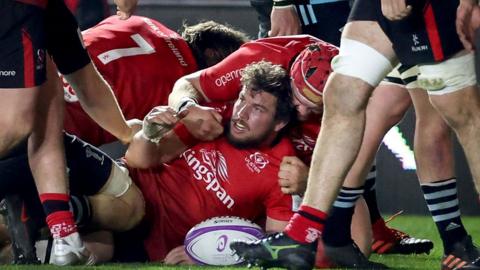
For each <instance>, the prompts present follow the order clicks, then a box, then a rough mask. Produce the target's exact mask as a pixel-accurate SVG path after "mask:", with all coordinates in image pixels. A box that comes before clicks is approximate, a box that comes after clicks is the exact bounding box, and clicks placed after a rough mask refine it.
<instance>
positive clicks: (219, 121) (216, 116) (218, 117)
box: [212, 109, 222, 125]
mask: <svg viewBox="0 0 480 270" xmlns="http://www.w3.org/2000/svg"><path fill="white" fill-rule="evenodd" d="M212 115H213V118H214V119H215V120H216V121H217V122H218V124H219V125H222V115H221V114H219V113H218V112H217V111H215V110H214V109H212Z"/></svg>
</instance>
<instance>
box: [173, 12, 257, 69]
mask: <svg viewBox="0 0 480 270" xmlns="http://www.w3.org/2000/svg"><path fill="white" fill-rule="evenodd" d="M181 33H182V34H181V35H182V38H183V39H184V40H185V41H186V42H187V43H188V45H189V46H190V49H192V52H193V55H194V57H195V60H196V61H197V65H198V67H199V69H204V68H207V67H209V66H212V65H215V64H216V63H218V62H220V61H222V60H223V59H224V58H225V57H227V56H228V55H229V54H231V53H232V52H234V51H236V50H237V49H238V48H239V47H240V46H241V45H242V44H244V43H245V42H247V41H249V38H248V37H247V35H246V34H245V33H243V32H241V31H239V30H236V29H234V28H232V27H231V26H229V25H224V24H221V23H217V22H214V21H205V22H200V23H198V24H194V25H190V26H188V25H186V24H185V23H184V25H183V30H182V31H181ZM207 49H210V52H209V53H206V50H207Z"/></svg>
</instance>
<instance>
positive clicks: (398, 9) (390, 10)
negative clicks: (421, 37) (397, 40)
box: [382, 0, 412, 21]
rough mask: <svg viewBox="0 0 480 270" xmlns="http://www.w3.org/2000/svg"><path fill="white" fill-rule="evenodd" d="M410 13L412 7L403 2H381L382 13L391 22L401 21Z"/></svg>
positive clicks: (385, 0)
mask: <svg viewBox="0 0 480 270" xmlns="http://www.w3.org/2000/svg"><path fill="white" fill-rule="evenodd" d="M411 12H412V6H411V5H406V3H405V0H382V13H383V16H385V17H386V18H387V19H389V20H391V21H397V20H402V19H404V18H405V17H407V16H409V15H410V13H411Z"/></svg>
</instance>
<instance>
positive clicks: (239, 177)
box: [129, 137, 293, 261]
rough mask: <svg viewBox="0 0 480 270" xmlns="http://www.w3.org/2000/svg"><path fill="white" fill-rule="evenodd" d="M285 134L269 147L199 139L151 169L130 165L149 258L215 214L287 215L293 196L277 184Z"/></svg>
mask: <svg viewBox="0 0 480 270" xmlns="http://www.w3.org/2000/svg"><path fill="white" fill-rule="evenodd" d="M292 154H293V148H292V145H291V144H290V142H289V141H288V140H286V139H283V140H281V142H280V143H278V144H277V145H275V146H274V147H272V148H268V149H250V150H246V149H243V150H240V149H236V148H234V147H233V146H232V145H230V144H229V143H228V142H227V139H226V138H225V137H222V138H220V139H217V140H215V141H212V142H203V143H200V144H198V145H196V146H194V147H192V148H190V149H188V150H186V151H185V152H184V153H182V154H181V155H180V157H179V158H178V159H176V160H174V161H172V162H169V163H168V164H164V165H163V166H161V167H159V168H155V169H148V170H138V169H130V170H129V171H130V175H131V176H132V179H133V181H134V182H135V183H136V184H137V185H138V187H139V188H140V189H141V191H142V193H143V195H144V198H145V202H146V219H147V222H148V223H149V225H150V226H149V227H150V231H149V233H148V236H147V239H146V240H145V241H144V246H145V248H146V250H147V252H148V255H149V258H150V259H151V260H153V261H158V260H162V259H164V257H165V256H166V255H167V253H168V252H169V251H170V250H171V249H173V248H175V247H177V246H180V245H182V244H183V240H184V237H185V235H186V233H187V232H188V230H189V229H190V228H191V227H193V226H194V225H195V224H197V223H199V222H201V221H203V220H205V219H207V218H211V217H215V216H222V215H224V216H225V215H226V216H239V217H242V218H247V219H250V220H254V221H258V220H261V219H263V218H265V215H266V216H268V217H271V218H273V219H277V220H285V221H287V220H289V218H290V216H291V215H292V212H291V209H292V199H291V196H290V195H285V194H283V193H282V192H281V191H280V188H279V186H278V183H277V179H278V176H277V174H278V170H279V165H280V162H281V161H282V157H283V156H286V155H292Z"/></svg>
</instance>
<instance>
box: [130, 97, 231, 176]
mask: <svg viewBox="0 0 480 270" xmlns="http://www.w3.org/2000/svg"><path fill="white" fill-rule="evenodd" d="M195 109H197V107H196V106H193V107H190V108H188V109H187V110H185V111H182V112H181V113H178V114H177V113H176V112H175V111H174V110H173V109H172V108H170V107H168V106H158V107H155V108H154V109H152V111H150V113H149V114H148V115H147V116H145V120H144V122H143V124H144V127H143V129H142V130H141V131H139V132H138V133H137V134H136V135H135V137H134V139H133V141H132V143H131V144H130V146H129V147H128V150H127V153H126V154H125V158H126V159H127V161H128V164H129V165H130V166H133V167H137V168H149V167H154V166H158V165H160V164H161V163H164V162H168V161H171V160H172V159H174V158H177V157H178V156H179V155H180V154H181V153H182V152H183V151H185V150H186V149H187V147H189V146H192V144H194V143H196V142H197V141H199V140H200V141H201V140H213V139H215V138H217V137H218V136H220V135H221V134H222V132H223V128H220V129H218V128H216V127H211V128H208V126H205V123H203V121H202V120H201V119H198V117H197V112H198V111H196V110H195ZM212 110H213V109H212ZM179 119H181V120H179ZM218 121H220V120H218ZM155 124H156V126H155ZM179 125H184V128H179V127H180V126H179ZM159 126H161V127H162V128H161V129H158V127H159ZM175 126H176V127H177V128H178V129H177V130H176V132H177V133H178V135H177V133H176V132H175V130H173V129H174V127H175ZM196 133H200V134H202V137H196V136H195V134H196ZM179 135H182V136H181V137H180V136H179ZM148 138H161V139H160V140H159V141H158V143H154V142H152V141H151V140H149V139H148ZM187 144H188V145H187Z"/></svg>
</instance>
